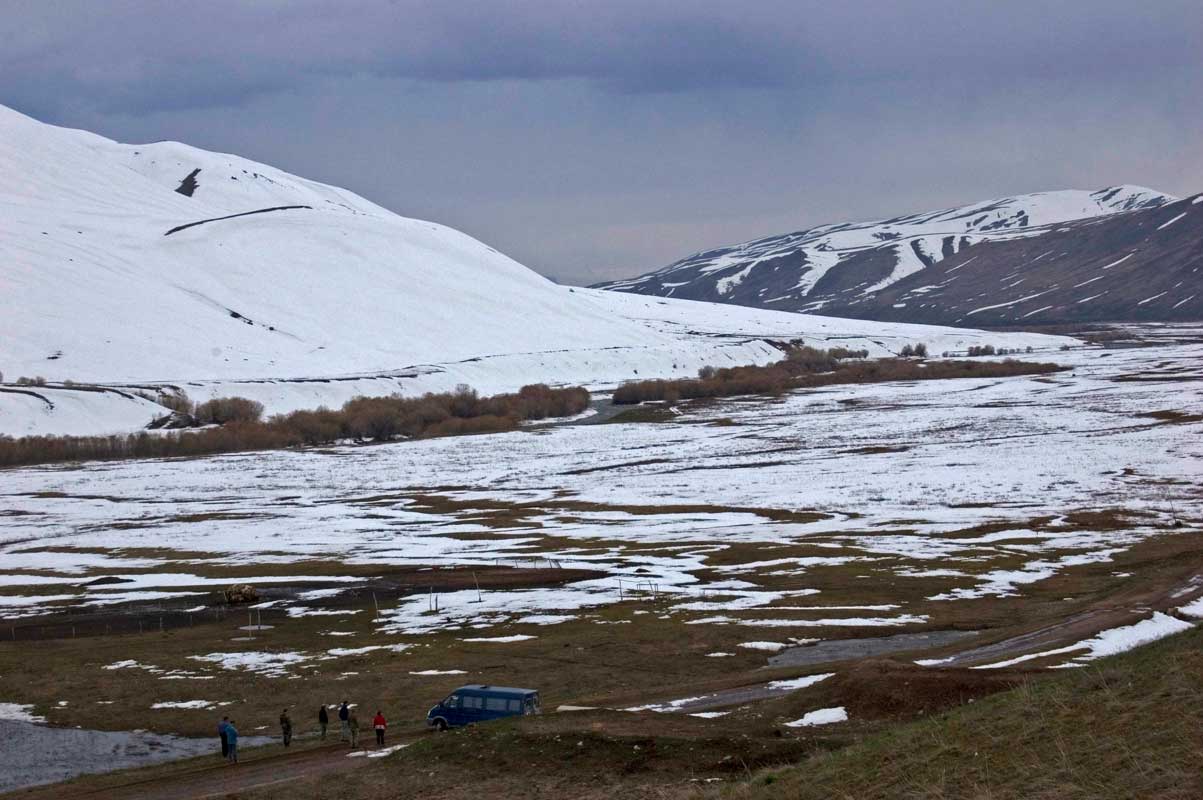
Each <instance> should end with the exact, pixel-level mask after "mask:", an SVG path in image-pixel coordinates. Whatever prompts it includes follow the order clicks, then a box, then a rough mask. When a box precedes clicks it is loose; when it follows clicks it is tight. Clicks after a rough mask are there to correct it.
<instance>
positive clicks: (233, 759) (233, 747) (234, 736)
mask: <svg viewBox="0 0 1203 800" xmlns="http://www.w3.org/2000/svg"><path fill="white" fill-rule="evenodd" d="M226 741H227V742H229V744H230V753H229V755H228V756H227V758H228V759H229V760H230V763H231V764H237V763H238V729H237V728H235V727H234V720H230V721H229V722H228V723H227V724H226Z"/></svg>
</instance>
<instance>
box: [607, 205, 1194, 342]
mask: <svg viewBox="0 0 1203 800" xmlns="http://www.w3.org/2000/svg"><path fill="white" fill-rule="evenodd" d="M1121 258H1122V259H1123V260H1117V259H1121ZM1113 262H1114V263H1113ZM599 286H600V288H605V289H611V290H615V291H622V292H633V293H636V294H645V295H656V296H662V297H677V298H687V299H691V300H708V301H712V302H723V303H733V304H737V305H746V306H753V307H760V308H770V309H774V310H782V311H802V312H818V313H823V314H830V315H834V316H846V317H854V318H860V319H876V320H897V321H907V322H920V323H929V324H948V325H974V326H982V325H1000V326H1001V325H1013V324H1041V323H1063V322H1087V321H1119V320H1140V321H1173V320H1194V319H1200V318H1203V205H1200V201H1199V196H1194V197H1191V198H1187V199H1186V200H1178V199H1177V198H1175V197H1172V196H1170V195H1166V194H1163V193H1161V192H1157V191H1155V190H1152V189H1147V188H1145V187H1141V186H1114V187H1110V188H1107V189H1100V190H1097V191H1081V190H1063V191H1055V192H1040V193H1036V194H1028V195H1019V196H1016V197H1008V198H1002V199H997V200H988V201H985V202H981V203H974V204H971V205H967V206H961V207H958V208H951V209H945V210H942V211H935V212H929V213H922V214H910V215H906V216H901V217H894V218H891V219H887V220H880V221H873V222H862V223H844V224H836V225H822V226H819V227H817V228H811V229H808V230H804V231H798V232H795V233H789V234H785V235H782V236H771V237H767V238H763V239H757V240H755V241H751V242H746V243H743V244H739V245H734V246H731V247H723V248H717V249H713V250H707V251H705V252H701V253H697V254H694V255H692V256H689V257H688V258H684V259H682V260H680V261H678V262H676V263H674V264H671V265H669V266H667V267H665V268H663V269H660V270H657V271H655V272H652V273H649V274H647V275H644V276H641V277H639V278H634V279H630V280H624V281H613V282H608V283H604V284H599ZM1086 287H1089V291H1079V290H1082V289H1084V288H1086ZM1037 301H1039V302H1037Z"/></svg>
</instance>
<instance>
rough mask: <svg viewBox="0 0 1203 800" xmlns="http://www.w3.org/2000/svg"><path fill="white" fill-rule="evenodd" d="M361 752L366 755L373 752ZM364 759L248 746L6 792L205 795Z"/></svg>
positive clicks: (35, 799)
mask: <svg viewBox="0 0 1203 800" xmlns="http://www.w3.org/2000/svg"><path fill="white" fill-rule="evenodd" d="M416 738H417V736H416V735H413V736H407V737H405V739H404V740H402V739H397V738H395V739H394V740H393V741H392V742H390V745H397V744H404V743H406V742H412V741H413V740H415V739H416ZM366 753H367V755H370V754H371V753H372V751H371V750H368V751H366ZM365 761H367V759H366V758H364V757H359V758H352V757H349V751H348V748H347V746H346V745H345V744H331V745H325V746H321V747H316V748H310V749H306V750H297V751H295V752H291V753H273V754H268V755H260V756H256V755H254V752H253V751H251V752H248V754H247V757H246V758H245V759H243V760H242V761H241V762H240V763H238V764H237V765H230V764H226V763H224V762H222V761H220V760H219V759H218V758H217V757H214V759H213V763H212V764H211V765H208V766H197V767H195V768H194V769H189V770H187V771H183V772H177V773H168V774H161V775H155V776H152V777H146V778H142V779H139V780H130V781H123V782H119V783H109V782H108V781H105V782H104V785H101V786H97V787H95V788H89V787H88V786H87V784H86V783H85V784H84V785H81V786H72V787H70V788H68V787H67V786H64V785H63V784H57V785H51V786H45V787H39V788H36V789H31V790H29V791H27V792H18V793H14V794H13V795H11V797H13V798H20V800H52V799H53V800H58V798H62V797H68V796H69V797H79V798H86V800H206V798H215V797H226V796H227V795H230V794H236V793H238V792H246V791H250V790H252V789H263V788H266V787H270V786H274V785H276V784H285V783H289V782H291V781H295V780H297V779H299V778H303V777H310V776H315V775H317V776H321V775H331V776H334V775H337V774H338V773H340V772H343V771H345V770H350V769H355V768H362V767H364V766H365ZM368 763H370V762H368Z"/></svg>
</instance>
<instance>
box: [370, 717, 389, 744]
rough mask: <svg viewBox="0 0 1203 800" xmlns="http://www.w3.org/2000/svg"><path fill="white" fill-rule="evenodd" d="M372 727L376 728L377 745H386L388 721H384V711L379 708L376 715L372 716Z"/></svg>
mask: <svg viewBox="0 0 1203 800" xmlns="http://www.w3.org/2000/svg"><path fill="white" fill-rule="evenodd" d="M372 727H373V728H375V729H376V746H377V747H384V731H385V729H386V728H388V723H387V722H385V721H384V712H382V711H380V710H379V709H377V711H376V716H375V717H373V718H372Z"/></svg>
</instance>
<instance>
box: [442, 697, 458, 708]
mask: <svg viewBox="0 0 1203 800" xmlns="http://www.w3.org/2000/svg"><path fill="white" fill-rule="evenodd" d="M439 705H441V706H447V707H448V708H451V707H458V706H459V695H458V694H449V695H447V697H445V698H444V699H443V702H441V703H439Z"/></svg>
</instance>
